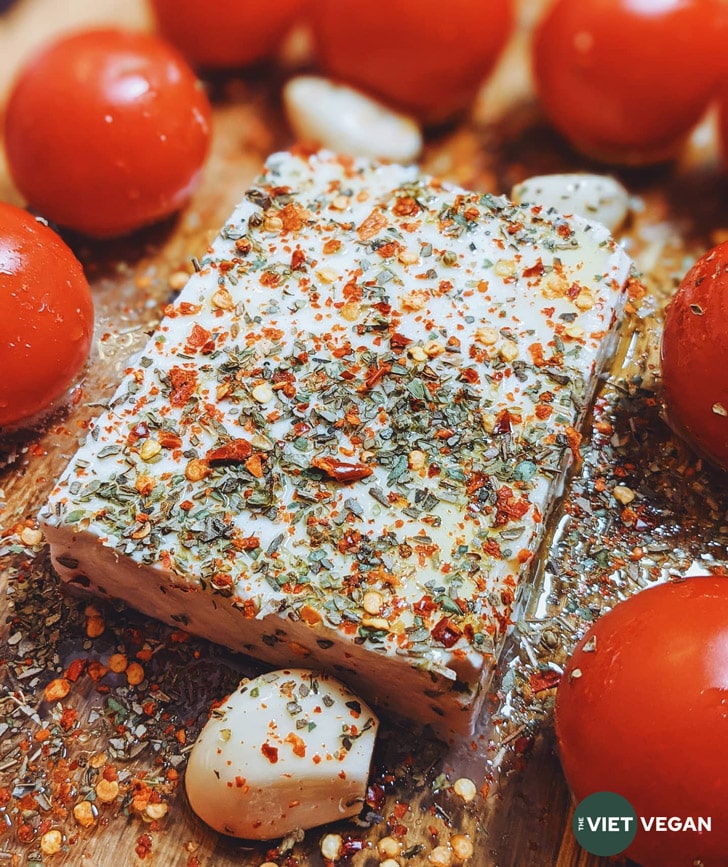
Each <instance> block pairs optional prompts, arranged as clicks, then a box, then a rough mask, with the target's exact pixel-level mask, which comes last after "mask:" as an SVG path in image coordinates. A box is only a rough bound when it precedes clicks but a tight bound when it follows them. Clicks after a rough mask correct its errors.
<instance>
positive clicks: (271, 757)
mask: <svg viewBox="0 0 728 867" xmlns="http://www.w3.org/2000/svg"><path fill="white" fill-rule="evenodd" d="M260 751H261V753H263V755H264V756H265V757H266V759H268V761H269V762H270V763H271V764H272V765H274V764H275V763H276V762H277V761H278V747H272V746H271V745H270V744H269V743H268V742H266V743H264V744H263V746H262V747H261V748H260Z"/></svg>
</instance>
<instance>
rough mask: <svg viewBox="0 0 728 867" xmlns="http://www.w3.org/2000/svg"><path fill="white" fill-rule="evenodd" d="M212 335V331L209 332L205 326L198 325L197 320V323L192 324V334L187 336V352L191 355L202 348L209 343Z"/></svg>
mask: <svg viewBox="0 0 728 867" xmlns="http://www.w3.org/2000/svg"><path fill="white" fill-rule="evenodd" d="M211 337H212V334H211V332H209V331H208V330H207V329H206V328H203V327H202V326H201V325H198V324H197V323H196V322H195V324H194V325H193V326H192V331H191V332H190V336H189V337H188V338H187V343H186V344H185V352H187V353H189V354H190V355H191V354H193V353H195V352H197V351H198V350H202V349H203V348H204V347H205V346H206V345H207V343H208V341H209V340H210V338H211Z"/></svg>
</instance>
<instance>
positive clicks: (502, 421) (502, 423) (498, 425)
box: [493, 409, 511, 434]
mask: <svg viewBox="0 0 728 867" xmlns="http://www.w3.org/2000/svg"><path fill="white" fill-rule="evenodd" d="M510 432H511V414H510V413H509V412H508V410H507V409H502V410H501V411H500V412H499V413H498V415H497V416H496V417H495V424H494V425H493V433H495V434H507V433H510Z"/></svg>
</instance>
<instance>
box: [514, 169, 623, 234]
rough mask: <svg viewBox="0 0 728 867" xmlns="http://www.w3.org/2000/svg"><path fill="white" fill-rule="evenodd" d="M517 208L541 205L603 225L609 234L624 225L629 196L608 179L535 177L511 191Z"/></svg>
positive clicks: (564, 176) (597, 176)
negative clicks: (519, 206)
mask: <svg viewBox="0 0 728 867" xmlns="http://www.w3.org/2000/svg"><path fill="white" fill-rule="evenodd" d="M511 198H512V199H513V201H514V202H516V203H517V204H519V205H542V206H543V207H544V209H548V208H553V209H554V210H555V211H556V212H557V213H559V214H567V215H569V214H576V215H578V216H580V217H584V219H586V220H596V221H597V222H599V223H603V224H604V225H605V226H606V227H607V228H608V229H609V231H610V232H614V231H616V230H617V229H618V228H619V227H620V226H621V225H622V223H624V221H625V219H626V218H627V214H628V212H629V193H628V192H627V190H626V189H625V188H624V187H623V186H622V184H620V183H619V181H617V180H615V179H614V178H612V177H609V176H607V175H592V174H588V173H576V174H563V175H561V174H555V175H536V176H534V177H532V178H528V179H527V180H525V181H523V182H522V183H520V184H516V186H515V187H513V189H512V190H511Z"/></svg>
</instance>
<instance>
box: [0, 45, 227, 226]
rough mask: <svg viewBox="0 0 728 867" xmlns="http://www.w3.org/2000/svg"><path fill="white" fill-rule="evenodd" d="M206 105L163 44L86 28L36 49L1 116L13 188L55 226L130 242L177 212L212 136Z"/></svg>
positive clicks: (194, 183)
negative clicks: (139, 232) (126, 237)
mask: <svg viewBox="0 0 728 867" xmlns="http://www.w3.org/2000/svg"><path fill="white" fill-rule="evenodd" d="M210 116H211V110H210V104H209V101H208V99H207V96H206V95H205V93H204V92H203V90H202V89H201V87H200V85H199V83H198V82H197V80H196V78H195V75H194V73H193V72H192V70H191V69H190V68H189V66H188V65H187V63H186V62H185V60H184V59H183V58H182V57H181V55H179V54H178V53H177V51H176V50H175V49H173V48H172V47H171V46H169V45H168V44H167V43H165V42H164V41H163V40H161V39H158V38H157V37H154V36H148V35H146V34H143V33H133V32H127V31H122V30H113V29H107V30H88V31H82V32H80V33H75V34H71V35H70V36H65V37H62V38H61V39H59V40H58V41H56V42H53V43H51V44H49V45H47V46H46V47H44V48H42V49H41V50H40V52H39V53H38V54H36V55H35V56H34V57H33V58H31V59H30V61H29V62H28V63H27V64H26V66H25V67H24V68H23V70H21V73H20V76H19V78H18V79H17V81H16V83H15V85H14V87H13V90H12V92H11V94H10V98H9V102H8V106H7V111H6V117H5V147H6V152H7V158H8V165H9V168H10V173H11V175H12V178H13V180H14V181H15V184H16V185H17V187H18V189H19V190H20V192H21V193H22V194H23V195H24V196H25V197H26V199H27V200H28V202H29V203H30V205H31V206H32V207H33V208H35V209H36V210H37V211H38V212H39V213H41V214H43V216H45V217H47V218H48V219H49V220H51V221H52V222H54V223H57V224H58V225H61V226H67V227H68V228H71V229H75V230H76V231H79V232H83V233H85V234H88V235H92V236H96V237H112V236H117V235H123V234H127V233H129V232H132V231H134V230H136V229H138V228H140V227H141V226H144V225H147V224H150V223H154V222H157V221H159V220H161V219H163V218H164V217H168V216H169V215H171V214H173V213H174V212H175V211H177V210H178V209H179V208H181V207H182V205H184V203H185V202H186V201H187V199H188V198H189V197H190V195H191V194H192V192H193V190H194V189H195V187H196V186H197V184H198V182H199V180H200V177H201V170H202V166H203V163H204V161H205V158H206V156H207V151H208V146H209V138H210Z"/></svg>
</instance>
